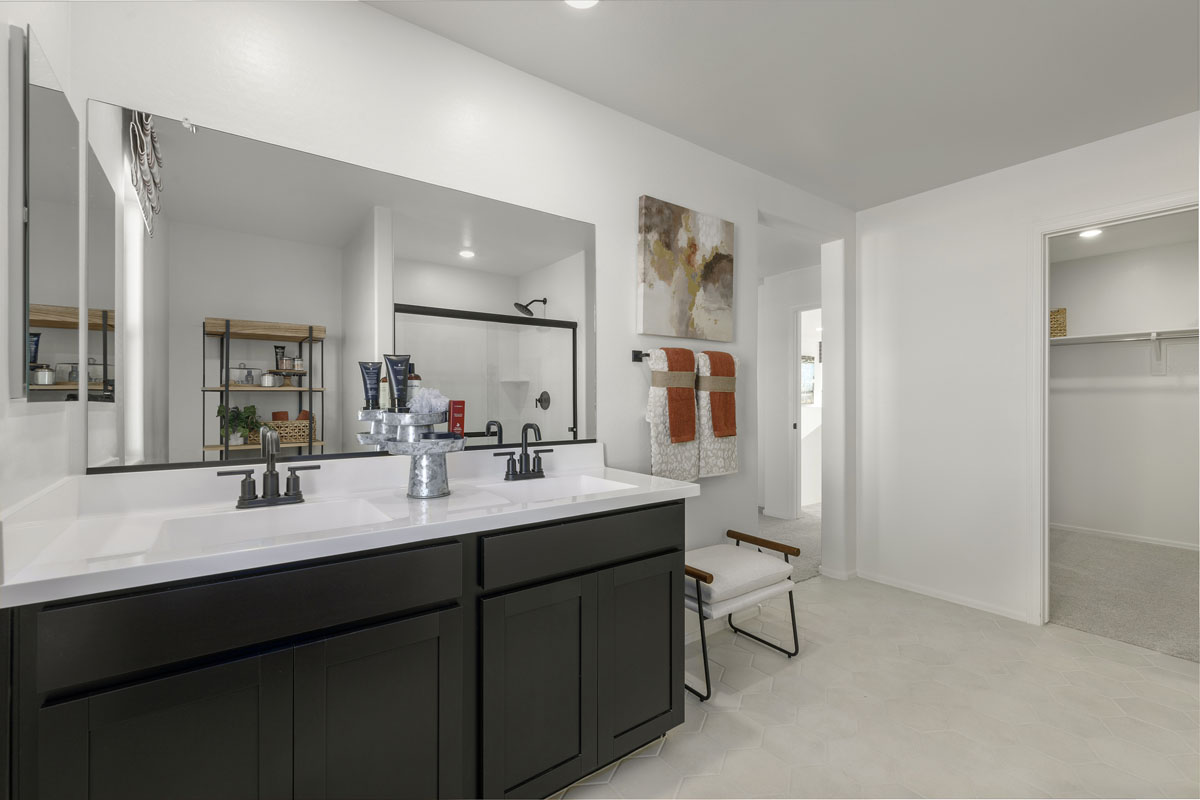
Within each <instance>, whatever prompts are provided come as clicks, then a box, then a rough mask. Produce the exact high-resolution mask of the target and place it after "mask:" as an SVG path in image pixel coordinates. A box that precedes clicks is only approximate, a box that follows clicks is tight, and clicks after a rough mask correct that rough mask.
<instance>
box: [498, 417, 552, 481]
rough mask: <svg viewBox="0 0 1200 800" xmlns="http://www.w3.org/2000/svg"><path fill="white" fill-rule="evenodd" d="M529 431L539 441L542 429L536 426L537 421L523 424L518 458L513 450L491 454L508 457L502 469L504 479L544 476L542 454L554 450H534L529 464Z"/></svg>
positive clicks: (515, 479) (520, 479)
mask: <svg viewBox="0 0 1200 800" xmlns="http://www.w3.org/2000/svg"><path fill="white" fill-rule="evenodd" d="M530 431H533V436H534V441H539V442H540V441H541V440H542V429H541V428H539V427H538V426H537V423H534V422H526V423H525V426H524V427H523V428H521V455H520V457H519V460H518V457H517V454H516V453H515V452H513V451H509V452H505V453H493V454H492V455H494V456H496V457H497V458H502V457H504V456H507V457H508V464H506V465H505V469H504V480H506V481H526V480H529V479H530V478H544V477H546V472H545V470H543V469H542V454H543V453H553V452H554V450H553V449H552V448H547V449H544V450H534V451H533V463H532V465H531V464H530V462H529V432H530Z"/></svg>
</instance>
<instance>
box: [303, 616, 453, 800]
mask: <svg viewBox="0 0 1200 800" xmlns="http://www.w3.org/2000/svg"><path fill="white" fill-rule="evenodd" d="M294 680H295V720H294V725H295V739H294V742H295V750H294V752H295V770H294V774H295V776H296V784H295V795H294V796H295V797H296V800H339V799H340V798H355V800H406V799H407V798H412V800H428V798H435V797H459V796H461V794H462V762H461V758H460V757H459V755H458V754H459V753H460V752H461V750H462V727H461V725H459V724H458V721H459V719H460V718H461V716H462V681H463V675H462V614H461V612H460V611H459V610H458V609H457V608H455V609H450V610H447V611H441V612H437V613H433V614H426V615H423V616H420V617H416V618H413V619H407V620H401V621H399V622H392V623H389V624H386V625H380V626H378V627H374V628H368V629H366V630H361V631H355V632H353V633H348V634H345V635H342V636H335V637H332V638H329V639H324V640H322V641H319V642H314V643H312V644H307V645H304V646H303V647H298V648H296V650H295V678H294ZM443 754H445V755H443Z"/></svg>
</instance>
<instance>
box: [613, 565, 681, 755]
mask: <svg viewBox="0 0 1200 800" xmlns="http://www.w3.org/2000/svg"><path fill="white" fill-rule="evenodd" d="M597 580H598V585H597V589H598V593H599V653H598V655H599V665H600V666H599V675H598V685H599V703H598V714H599V719H598V723H599V739H598V743H597V746H598V748H599V758H600V763H601V764H605V763H608V762H609V761H612V760H614V759H616V758H620V757H621V756H623V755H625V754H627V753H629V752H632V751H633V750H635V749H636V748H638V747H641V746H642V745H644V744H645V743H646V742H649V741H651V740H653V739H654V738H656V737H658V736H661V735H662V734H664V733H666V732H667V731H668V730H670V729H671V728H673V727H675V726H676V725H678V724H680V723H682V722H683V553H682V552H677V553H668V554H667V555H662V556H656V557H654V558H647V559H644V560H642V561H635V562H634V563H632V564H626V565H624V566H620V567H615V568H613V569H606V570H604V571H602V572H600V573H599V574H598V575H597Z"/></svg>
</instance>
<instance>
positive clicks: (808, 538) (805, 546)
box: [758, 503, 821, 582]
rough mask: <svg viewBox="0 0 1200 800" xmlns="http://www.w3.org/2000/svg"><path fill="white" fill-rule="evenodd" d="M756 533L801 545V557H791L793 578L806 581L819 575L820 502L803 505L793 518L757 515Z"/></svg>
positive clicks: (786, 542) (785, 542)
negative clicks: (793, 565) (798, 513)
mask: <svg viewBox="0 0 1200 800" xmlns="http://www.w3.org/2000/svg"><path fill="white" fill-rule="evenodd" d="M758 532H759V533H760V534H761V535H763V536H765V537H767V538H768V539H775V540H776V541H779V542H783V543H784V544H793V545H795V546H796V547H799V548H800V556H799V557H798V558H795V559H793V560H792V563H794V564H795V565H796V566H795V568H794V569H793V570H792V579H793V580H795V581H797V582H799V581H806V580H808V579H809V578H811V577H813V576H815V575H818V574H820V567H821V504H820V503H813V504H812V505H807V506H802V507H801V508H800V516H799V517H797V518H796V519H777V518H776V517H768V516H767V515H766V514H762V513H759V515H758Z"/></svg>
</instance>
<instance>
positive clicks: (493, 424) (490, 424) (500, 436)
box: [483, 419, 504, 444]
mask: <svg viewBox="0 0 1200 800" xmlns="http://www.w3.org/2000/svg"><path fill="white" fill-rule="evenodd" d="M492 428H495V429H496V430H495V434H496V444H504V426H503V425H501V424H500V423H499V422H498V421H497V420H494V419H489V420H488V421H487V425H484V426H483V433H484V435H485V436H491V435H492V433H493V431H492Z"/></svg>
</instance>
